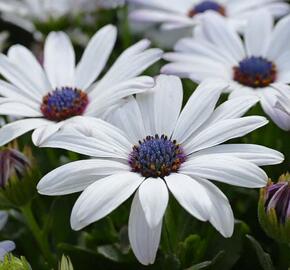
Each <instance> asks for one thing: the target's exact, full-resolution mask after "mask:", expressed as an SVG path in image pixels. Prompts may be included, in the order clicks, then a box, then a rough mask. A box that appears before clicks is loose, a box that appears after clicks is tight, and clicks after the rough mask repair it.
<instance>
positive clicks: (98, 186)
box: [71, 172, 144, 230]
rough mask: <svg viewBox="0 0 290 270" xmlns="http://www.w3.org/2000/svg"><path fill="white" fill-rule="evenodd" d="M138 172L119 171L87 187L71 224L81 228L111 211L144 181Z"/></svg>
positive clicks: (77, 204) (73, 213)
mask: <svg viewBox="0 0 290 270" xmlns="http://www.w3.org/2000/svg"><path fill="white" fill-rule="evenodd" d="M143 180H144V177H142V176H141V175H139V174H137V173H132V172H127V173H118V174H114V175H111V176H108V177H106V178H103V179H100V180H98V181H96V182H94V183H93V184H91V185H90V186H89V187H87V188H86V189H85V190H84V191H83V193H82V194H81V195H80V197H79V198H78V200H77V201H76V203H75V205H74V208H73V210H72V213H71V226H72V228H73V229H74V230H80V229H82V228H83V227H84V226H87V225H89V224H91V223H93V222H95V221H97V220H99V219H101V218H103V217H105V216H106V215H108V214H109V213H111V212H112V211H113V210H114V209H115V208H117V207H118V206H119V205H120V204H121V203H123V202H124V201H126V200H127V199H128V198H129V197H130V196H131V195H132V194H133V192H134V191H135V190H136V189H137V188H138V186H139V185H140V184H141V183H142V181H143Z"/></svg>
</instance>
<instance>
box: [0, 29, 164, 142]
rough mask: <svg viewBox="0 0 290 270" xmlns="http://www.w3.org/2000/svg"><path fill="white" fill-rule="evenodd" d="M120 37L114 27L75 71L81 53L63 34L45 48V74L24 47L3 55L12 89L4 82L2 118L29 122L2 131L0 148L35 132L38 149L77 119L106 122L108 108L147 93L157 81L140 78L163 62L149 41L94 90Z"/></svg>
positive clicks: (0, 67)
mask: <svg viewBox="0 0 290 270" xmlns="http://www.w3.org/2000/svg"><path fill="white" fill-rule="evenodd" d="M116 36H117V31H116V28H115V27H113V26H111V25H108V26H105V27H104V28H102V29H101V30H99V31H98V32H97V33H96V34H95V35H94V36H93V38H92V39H91V41H90V42H89V44H88V46H87V48H86V50H85V51H84V53H83V56H82V58H81V60H80V62H79V63H78V64H77V65H76V66H75V52H74V50H73V47H72V44H71V42H70V40H69V38H68V37H67V35H66V34H65V33H63V32H52V33H51V34H50V35H49V36H48V38H47V40H46V42H45V48H44V69H43V68H42V67H41V66H40V64H39V63H38V62H37V60H36V58H35V57H34V56H33V55H32V53H31V52H30V51H29V50H28V49H26V48H25V47H23V46H21V45H15V46H12V47H11V48H10V49H9V51H8V55H7V56H5V55H3V54H2V55H0V73H1V74H2V75H3V76H4V77H5V78H6V79H7V80H8V81H10V82H11V83H7V82H5V81H0V95H2V96H3V98H0V114H1V115H17V116H20V117H23V118H25V119H21V120H18V121H14V122H12V123H9V124H7V125H4V126H3V127H2V128H1V129H0V145H4V144H6V143H8V142H10V141H11V140H13V139H15V138H17V137H19V136H21V135H22V134H24V133H26V132H28V131H31V130H34V129H36V130H35V132H34V133H33V141H34V143H35V144H36V145H37V144H39V143H40V142H41V140H44V139H45V137H46V136H49V135H51V134H53V133H54V132H56V131H57V130H58V129H59V127H60V126H61V125H62V124H63V123H65V122H66V121H69V120H70V119H71V118H73V117H74V116H77V115H88V116H94V117H100V116H102V114H103V113H104V112H105V111H106V109H107V108H108V106H111V105H113V104H115V103H117V102H119V101H120V100H121V99H122V98H123V97H126V96H128V95H131V94H134V93H139V92H142V91H145V90H146V89H147V88H148V87H152V86H153V84H154V80H153V79H152V78H151V77H148V76H139V77H138V75H139V74H141V73H142V72H143V71H144V70H145V69H146V68H148V67H149V66H150V65H152V64H153V63H155V62H156V61H157V60H158V59H160V57H161V55H162V51H161V50H159V49H147V48H148V47H149V46H150V42H149V41H148V40H143V41H140V42H139V43H137V44H135V45H133V46H132V47H130V48H128V49H127V50H126V51H124V52H123V54H122V55H121V56H120V57H119V58H118V59H117V60H116V62H115V63H114V65H113V66H112V67H111V69H109V71H107V72H106V73H105V75H104V76H103V77H102V78H101V79H100V80H98V82H97V83H96V84H94V82H95V80H96V79H97V78H98V77H99V75H100V73H101V72H102V70H103V69H104V67H105V65H106V62H107V60H108V58H109V55H110V53H111V51H112V49H113V46H114V44H115V40H116Z"/></svg>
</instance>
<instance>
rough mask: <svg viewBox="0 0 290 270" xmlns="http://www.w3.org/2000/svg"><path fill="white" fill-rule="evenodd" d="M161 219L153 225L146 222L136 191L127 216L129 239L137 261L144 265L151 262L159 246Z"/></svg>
mask: <svg viewBox="0 0 290 270" xmlns="http://www.w3.org/2000/svg"><path fill="white" fill-rule="evenodd" d="M161 229H162V220H161V221H160V223H159V224H158V225H156V226H155V227H150V226H149V225H148V224H147V220H146V217H145V213H144V211H143V209H142V206H141V202H140V199H139V194H138V192H136V194H135V196H134V199H133V202H132V206H131V211H130V217H129V228H128V231H129V240H130V244H131V247H132V250H133V252H134V254H135V256H136V257H137V259H138V261H139V262H140V263H142V264H144V265H148V264H153V263H154V261H155V257H156V253H157V250H158V247H159V242H160V237H161Z"/></svg>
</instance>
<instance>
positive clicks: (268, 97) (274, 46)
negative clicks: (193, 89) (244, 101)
mask: <svg viewBox="0 0 290 270" xmlns="http://www.w3.org/2000/svg"><path fill="white" fill-rule="evenodd" d="M289 25H290V16H287V17H285V18H284V19H282V20H280V21H279V22H278V23H277V25H276V26H275V27H273V18H272V16H271V15H270V14H269V13H268V12H267V11H265V10H263V11H259V12H257V13H256V14H255V15H253V16H251V18H250V20H249V24H248V26H247V28H246V29H245V34H244V41H242V39H241V38H240V36H239V34H238V33H237V32H236V31H234V30H233V29H231V28H230V27H229V26H228V25H227V24H226V21H225V20H224V19H223V18H222V17H221V16H217V15H216V14H208V15H206V16H204V18H203V22H202V25H201V28H202V33H203V38H202V39H201V38H185V39H182V40H180V41H179V42H177V44H176V45H175V51H176V52H174V53H168V54H166V55H165V56H164V58H165V59H166V60H168V61H171V62H172V63H170V64H167V65H165V66H164V67H163V68H162V72H163V73H166V74H175V75H179V76H180V77H187V78H190V79H192V80H193V81H195V82H200V81H203V80H205V79H207V78H219V79H224V80H226V81H228V82H229V83H230V88H229V90H231V91H232V94H231V97H235V96H240V95H252V96H253V97H254V98H255V97H258V98H259V99H260V101H261V105H262V107H263V109H264V111H265V112H266V113H267V114H268V115H269V116H270V117H271V118H272V120H273V121H274V122H275V123H276V124H277V125H278V126H279V127H280V128H282V129H284V130H289V129H290V121H289V117H287V116H286V114H285V113H284V112H282V111H281V110H277V109H276V107H275V104H276V97H275V95H276V94H275V93H276V91H273V86H272V85H271V84H272V83H274V82H275V83H276V82H280V83H290V61H288V59H289V58H290V47H289V45H288V44H289V42H290V28H289Z"/></svg>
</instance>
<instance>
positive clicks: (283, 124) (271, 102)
mask: <svg viewBox="0 0 290 270" xmlns="http://www.w3.org/2000/svg"><path fill="white" fill-rule="evenodd" d="M269 90H270V91H271V90H273V89H271V88H269ZM270 91H267V92H266V91H265V93H264V95H263V96H262V98H261V105H262V107H263V110H264V111H265V113H266V114H267V115H269V116H270V117H271V119H272V120H273V122H274V123H275V124H276V125H277V126H278V127H280V128H281V129H283V130H285V131H288V130H290V116H289V114H288V113H286V112H284V111H282V110H280V109H279V108H276V103H277V97H276V96H275V94H274V93H271V92H270Z"/></svg>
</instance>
